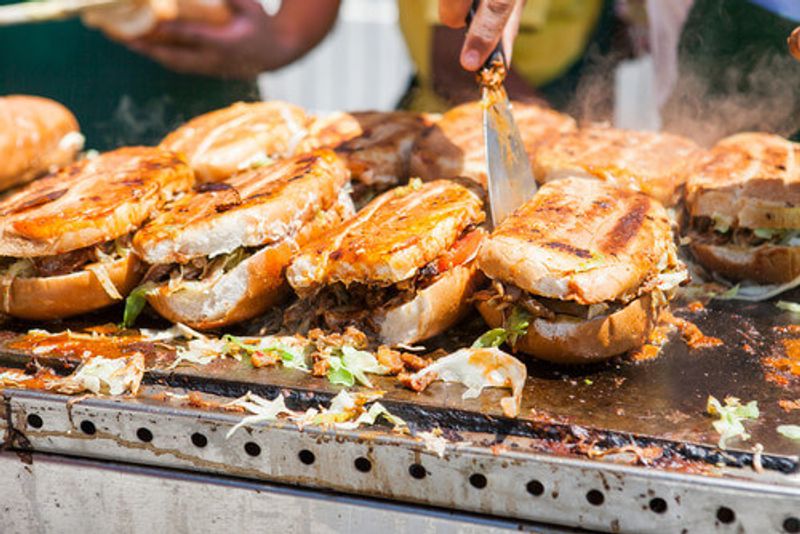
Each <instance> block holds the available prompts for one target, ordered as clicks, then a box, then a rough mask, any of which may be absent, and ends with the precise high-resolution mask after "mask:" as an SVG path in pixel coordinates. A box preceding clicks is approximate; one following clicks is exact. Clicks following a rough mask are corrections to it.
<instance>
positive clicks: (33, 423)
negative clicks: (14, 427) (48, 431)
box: [28, 413, 44, 428]
mask: <svg viewBox="0 0 800 534" xmlns="http://www.w3.org/2000/svg"><path fill="white" fill-rule="evenodd" d="M42 425H44V421H42V418H41V417H39V416H38V415H36V414H35V413H32V414H29V415H28V426H29V427H31V428H42Z"/></svg>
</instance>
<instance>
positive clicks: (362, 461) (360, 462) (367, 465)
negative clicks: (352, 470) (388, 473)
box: [354, 456, 372, 473]
mask: <svg viewBox="0 0 800 534" xmlns="http://www.w3.org/2000/svg"><path fill="white" fill-rule="evenodd" d="M354 464H355V466H356V469H358V470H359V471H361V472H362V473H368V472H369V471H370V470H371V469H372V462H370V461H369V460H368V459H366V458H364V457H363V456H359V457H358V458H356V461H355V462H354Z"/></svg>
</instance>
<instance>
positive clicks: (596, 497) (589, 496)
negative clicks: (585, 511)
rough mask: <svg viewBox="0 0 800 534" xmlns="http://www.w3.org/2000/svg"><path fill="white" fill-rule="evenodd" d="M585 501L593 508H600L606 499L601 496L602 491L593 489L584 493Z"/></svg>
mask: <svg viewBox="0 0 800 534" xmlns="http://www.w3.org/2000/svg"><path fill="white" fill-rule="evenodd" d="M586 500H587V501H589V504H591V505H593V506H600V505H601V504H603V502H605V500H606V497H605V495H603V492H602V491H600V490H596V489H593V490H589V492H588V493H586Z"/></svg>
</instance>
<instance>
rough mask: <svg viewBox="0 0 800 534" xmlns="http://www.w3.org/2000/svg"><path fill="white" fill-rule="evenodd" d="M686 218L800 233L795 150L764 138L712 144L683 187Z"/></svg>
mask: <svg viewBox="0 0 800 534" xmlns="http://www.w3.org/2000/svg"><path fill="white" fill-rule="evenodd" d="M686 207H687V210H688V212H689V215H690V216H691V217H711V218H717V217H723V218H725V219H726V220H727V221H729V222H730V225H731V226H739V227H743V228H750V229H757V228H774V229H796V228H800V144H798V143H792V142H791V141H788V140H786V139H784V138H783V137H780V136H777V135H772V134H766V133H753V132H750V133H741V134H737V135H733V136H731V137H726V138H725V139H723V140H721V141H720V142H719V143H717V144H716V145H715V146H714V147H713V148H712V149H711V153H710V154H709V156H708V157H707V158H705V159H704V160H703V163H702V165H700V166H699V167H698V169H697V171H696V172H695V173H694V175H693V176H692V177H691V178H690V179H689V181H688V182H687V184H686Z"/></svg>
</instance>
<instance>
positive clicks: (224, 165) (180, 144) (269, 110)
mask: <svg viewBox="0 0 800 534" xmlns="http://www.w3.org/2000/svg"><path fill="white" fill-rule="evenodd" d="M310 121H311V119H310V118H309V117H308V116H307V115H306V113H305V112H304V111H303V110H302V109H301V108H299V107H298V106H295V105H292V104H288V103H286V102H279V101H272V102H254V103H245V102H238V103H236V104H233V105H231V106H228V107H227V108H223V109H218V110H216V111H212V112H209V113H206V114H204V115H200V116H199V117H195V118H194V119H192V120H190V121H189V122H187V123H186V124H184V125H183V126H181V127H180V128H178V129H177V130H175V131H174V132H172V133H170V134H169V135H167V137H165V138H164V140H163V141H162V142H161V145H160V146H161V148H164V149H166V150H172V151H174V152H178V153H180V154H184V155H185V156H186V159H187V161H188V162H189V165H191V167H192V168H193V169H194V171H195V173H196V175H197V179H198V181H201V182H219V181H221V180H225V179H226V178H228V177H229V176H231V175H233V174H234V173H236V172H238V171H241V170H245V169H248V168H251V167H253V166H256V165H260V164H263V163H264V162H266V161H268V160H274V159H282V158H285V157H289V156H293V155H295V154H298V153H300V152H304V151H305V150H306V149H307V148H308V146H307V143H306V137H307V135H308V132H307V128H308V127H309V125H310Z"/></svg>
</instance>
